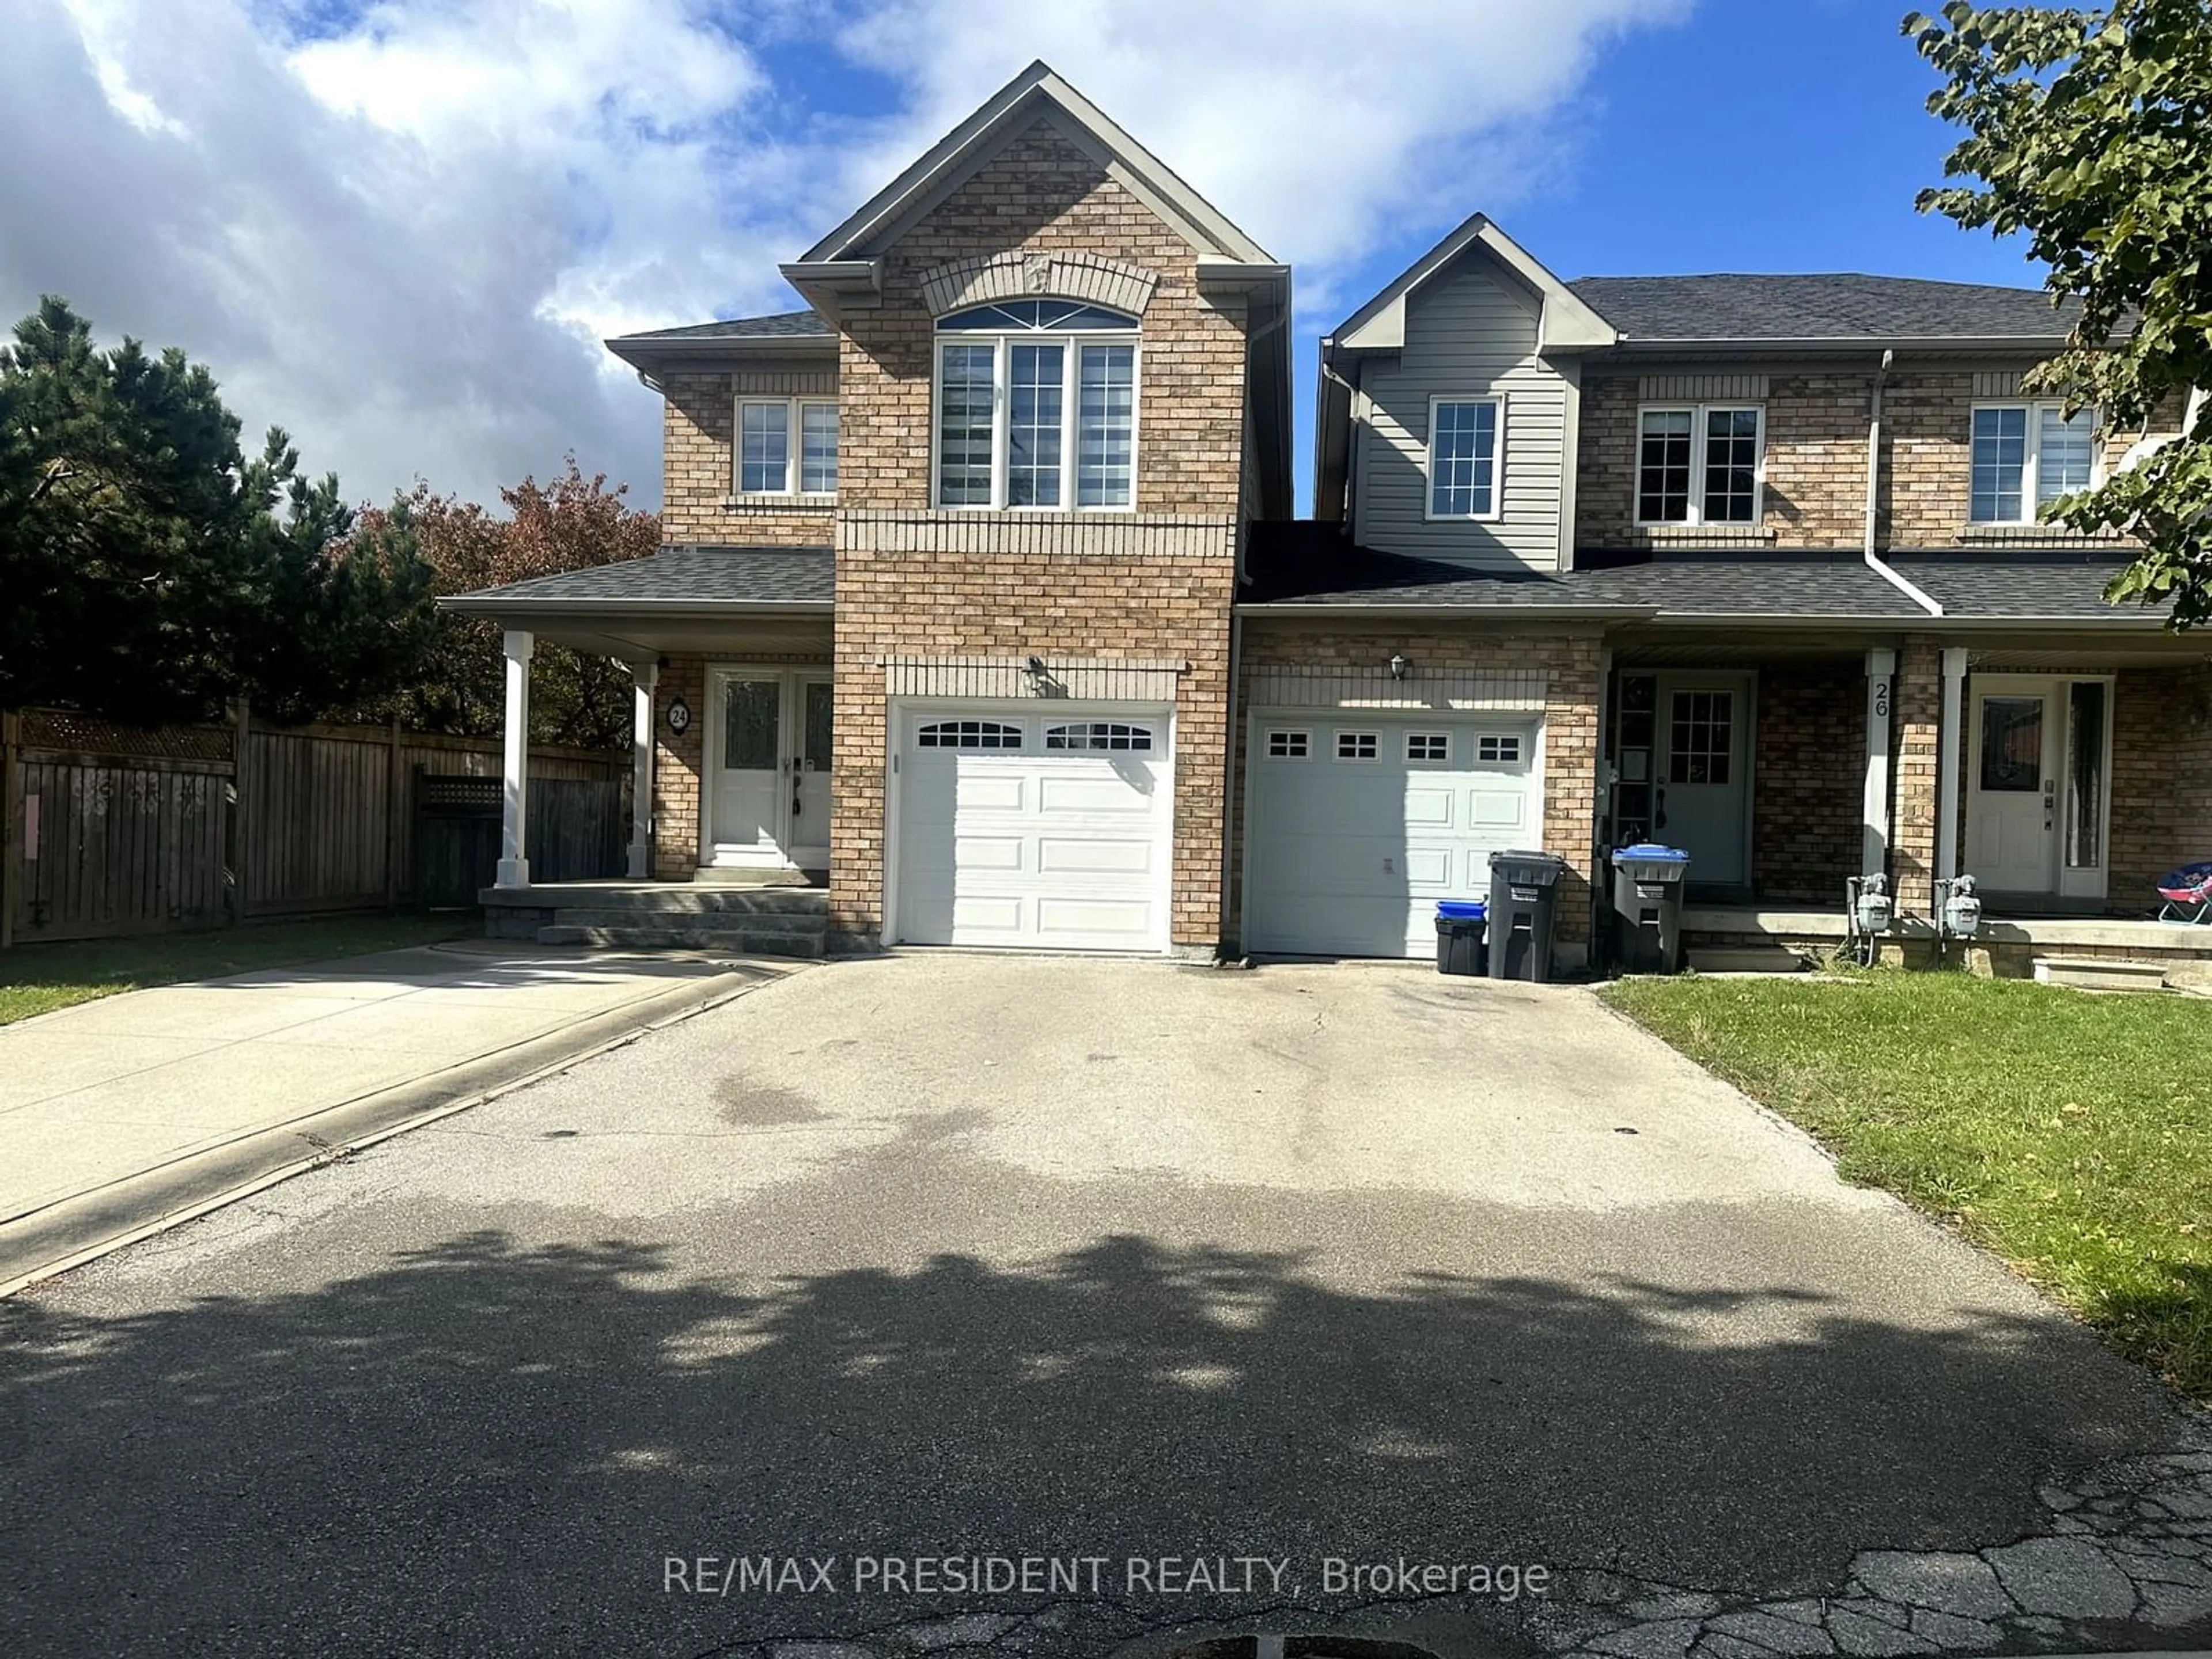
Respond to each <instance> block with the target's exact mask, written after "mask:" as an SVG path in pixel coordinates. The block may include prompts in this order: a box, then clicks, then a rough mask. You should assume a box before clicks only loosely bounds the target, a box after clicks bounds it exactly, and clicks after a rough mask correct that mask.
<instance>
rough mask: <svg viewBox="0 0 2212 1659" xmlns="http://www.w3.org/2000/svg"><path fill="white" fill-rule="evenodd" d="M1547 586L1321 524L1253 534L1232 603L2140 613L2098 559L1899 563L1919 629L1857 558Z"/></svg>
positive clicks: (1748, 557) (1822, 555)
mask: <svg viewBox="0 0 2212 1659" xmlns="http://www.w3.org/2000/svg"><path fill="white" fill-rule="evenodd" d="M1578 557H1579V558H1580V560H1581V561H1582V562H1581V563H1580V565H1579V566H1578V567H1577V568H1576V569H1573V570H1570V571H1566V572H1564V573H1559V574H1549V573H1544V572H1539V571H1528V572H1520V573H1509V572H1494V571H1477V570H1469V569H1468V568H1466V567H1464V566H1462V565H1455V564H1448V563H1445V562H1442V561H1440V560H1435V559H1421V558H1413V557H1410V556H1406V555H1402V554H1395V553H1381V552H1377V551H1376V550H1373V549H1371V548H1364V547H1354V546H1352V545H1351V544H1349V543H1347V542H1346V541H1345V540H1344V538H1342V537H1341V536H1340V535H1339V534H1338V533H1337V532H1336V529H1335V526H1333V525H1326V524H1316V523H1313V522H1310V521H1305V522H1300V523H1296V524H1280V525H1265V524H1262V525H1255V526H1253V528H1252V541H1251V556H1250V559H1249V570H1250V572H1251V574H1252V578H1253V585H1252V586H1251V587H1250V588H1249V589H1248V590H1247V592H1246V593H1245V596H1244V600H1245V603H1247V604H1251V605H1343V606H1346V607H1347V608H1349V607H1354V606H1360V605H1390V606H1409V607H1429V606H1434V607H1436V608H1437V609H1439V610H1455V609H1456V610H1481V609H1502V610H1505V611H1513V610H1516V609H1518V610H1525V609H1527V608H1528V607H1531V606H1546V607H1553V608H1558V609H1588V610H1590V611H1593V612H1594V613H1595V612H1597V611H1603V610H1606V609H1608V608H1620V609H1632V610H1644V611H1656V612H1657V613H1658V615H1659V616H1661V617H1675V618H1688V619H1694V618H1696V617H1802V618H1804V619H1806V620H1807V621H1808V622H1811V621H1817V620H1819V619H1821V618H1824V617H1880V618H1895V619H1897V620H1898V621H1900V622H1909V621H1927V622H1929V623H1935V624H1936V625H1937V626H1939V627H1940V625H1941V620H1948V619H1958V620H1964V621H1971V620H1977V619H1979V620H1997V619H2002V618H2005V617H2038V618H2059V619H2067V620H2070V619H2074V618H2079V619H2081V621H2083V622H2096V621H2100V620H2105V621H2114V622H2123V623H2124V622H2135V621H2140V620H2142V618H2143V617H2145V615H2146V614H2155V613H2146V612H2145V611H2142V609H2141V608H2139V607H2137V606H2133V605H2123V606H2118V607H2115V606H2112V605H2106V603H2105V599H2104V593H2105V585H2106V583H2107V582H2109V581H2110V580H2112V576H2113V574H2115V573H2116V572H2117V571H2118V570H2119V569H2120V568H2121V567H2122V566H2123V565H2124V564H2125V563H2126V562H2127V556H2126V555H2125V554H2124V553H2122V552H2119V551H2118V550H2114V549H2112V548H2110V547H2088V548H2064V549H2057V548H1990V549H1988V550H1973V551H1965V550H1961V551H1957V552H1942V553H1900V554H1897V555H1894V556H1892V557H1891V558H1890V559H1889V560H1888V563H1889V564H1890V566H1891V568H1893V569H1894V570H1896V571H1897V572H1898V574H1900V575H1902V576H1904V577H1905V579H1906V580H1909V581H1911V582H1912V583H1914V584H1915V585H1916V586H1918V587H1919V588H1921V589H1922V590H1923V592H1926V593H1927V594H1928V595H1929V598H1931V599H1934V600H1935V601H1936V604H1938V605H1942V607H1943V618H1942V619H1937V618H1935V617H1930V616H1929V613H1928V612H1927V611H1924V610H1923V609H1922V608H1921V607H1920V606H1919V605H1917V604H1916V603H1915V602H1914V601H1913V599H1911V596H1910V595H1908V594H1906V593H1905V592H1902V591H1901V590H1900V589H1899V588H1898V587H1897V586H1896V585H1895V584H1894V583H1893V582H1891V581H1889V580H1887V579H1886V578H1885V577H1883V576H1882V575H1881V573H1880V572H1878V571H1875V570H1872V569H1869V568H1868V567H1867V564H1866V561H1865V559H1864V557H1863V556H1862V555H1861V554H1860V553H1859V552H1858V551H1857V550H1856V549H1853V550H1844V549H1837V550H1832V551H1828V550H1823V551H1808V552H1800V551H1788V552H1783V551H1776V550H1759V549H1745V550H1738V549H1726V550H1705V551H1692V550H1682V551H1673V550H1669V551H1666V552H1662V553H1658V554H1656V555H1653V556H1649V557H1641V558H1636V559H1633V560H1626V561H1625V560H1624V559H1623V558H1622V556H1620V555H1619V554H1617V553H1616V554H1605V553H1594V552H1584V553H1582V554H1580V555H1579V556H1578Z"/></svg>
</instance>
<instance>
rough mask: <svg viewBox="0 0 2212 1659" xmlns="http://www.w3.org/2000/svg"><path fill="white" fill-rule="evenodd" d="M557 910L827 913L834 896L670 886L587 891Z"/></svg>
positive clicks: (806, 890)
mask: <svg viewBox="0 0 2212 1659" xmlns="http://www.w3.org/2000/svg"><path fill="white" fill-rule="evenodd" d="M559 897H560V898H562V899H565V900H567V902H565V903H558V904H556V906H555V907H554V908H556V911H557V913H558V914H559V915H561V916H562V917H563V918H565V917H567V916H568V915H573V914H574V913H576V912H578V911H583V910H588V911H590V912H592V914H593V915H625V916H631V915H641V916H647V917H659V916H709V915H711V916H756V915H793V916H823V917H826V916H828V915H829V894H828V893H827V892H826V891H824V890H823V889H821V888H819V887H741V886H732V887H722V886H699V885H691V886H682V887H678V886H672V885H671V886H666V887H635V888H628V889H612V890H600V891H582V892H575V893H568V894H562V895H559Z"/></svg>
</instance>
